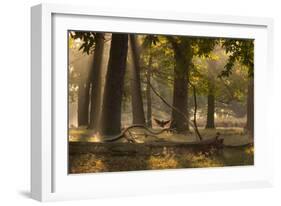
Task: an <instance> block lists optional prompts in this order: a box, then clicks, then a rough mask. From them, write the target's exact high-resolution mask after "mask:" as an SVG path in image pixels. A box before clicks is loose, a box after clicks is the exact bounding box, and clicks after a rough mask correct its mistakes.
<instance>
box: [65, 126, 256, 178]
mask: <svg viewBox="0 0 281 206" xmlns="http://www.w3.org/2000/svg"><path fill="white" fill-rule="evenodd" d="M200 131H201V134H202V136H203V138H204V139H208V138H213V137H214V136H215V135H216V133H217V132H220V133H221V137H222V138H224V144H225V145H232V146H233V145H243V144H245V143H247V142H249V140H248V137H247V135H245V134H244V133H243V130H242V129H240V128H231V129H216V130H205V129H204V130H203V129H202V130H200ZM131 132H132V134H133V135H134V137H135V139H136V141H137V142H138V143H126V142H125V140H121V141H119V142H117V143H114V144H115V145H117V146H118V147H116V146H112V145H114V144H112V143H98V137H97V136H91V131H88V130H83V129H82V130H81V129H80V130H78V129H75V130H71V132H70V138H69V144H70V147H69V173H71V174H74V173H95V172H118V171H136V170H152V169H153V170H154V169H175V168H204V167H225V166H244V165H253V164H254V148H253V146H246V147H234V148H233V147H225V148H223V149H216V148H212V147H211V148H199V149H198V148H197V149H196V148H194V147H189V146H188V147H185V146H183V145H184V144H185V143H188V142H193V141H196V137H195V135H194V134H193V133H190V134H188V135H179V134H172V133H169V132H165V133H163V134H161V135H157V137H154V136H144V133H145V131H144V130H142V129H134V130H133V131H131ZM159 140H160V141H163V142H171V143H176V144H173V145H171V146H167V145H166V146H156V147H155V146H153V147H151V146H149V145H150V144H151V143H152V144H153V142H156V141H158V142H159ZM109 144H111V145H109ZM175 145H176V146H175Z"/></svg>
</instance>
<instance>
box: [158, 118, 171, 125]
mask: <svg viewBox="0 0 281 206" xmlns="http://www.w3.org/2000/svg"><path fill="white" fill-rule="evenodd" d="M154 120H155V122H156V123H157V125H158V126H160V127H165V126H166V125H167V124H168V123H169V122H170V121H171V120H167V121H165V120H159V119H155V118H154Z"/></svg>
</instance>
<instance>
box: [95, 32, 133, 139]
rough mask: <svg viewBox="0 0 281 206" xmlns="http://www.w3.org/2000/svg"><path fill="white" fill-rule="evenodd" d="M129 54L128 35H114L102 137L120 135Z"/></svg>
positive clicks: (107, 79)
mask: <svg viewBox="0 0 281 206" xmlns="http://www.w3.org/2000/svg"><path fill="white" fill-rule="evenodd" d="M127 52H128V35H127V34H119V33H114V34H112V40H111V48H110V56H109V63H108V69H107V74H106V82H105V88H104V98H103V106H102V114H101V130H100V132H101V135H104V136H109V135H116V134H119V133H120V130H121V102H122V93H123V86H124V75H125V70H126V59H127Z"/></svg>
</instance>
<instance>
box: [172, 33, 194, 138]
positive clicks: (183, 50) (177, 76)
mask: <svg viewBox="0 0 281 206" xmlns="http://www.w3.org/2000/svg"><path fill="white" fill-rule="evenodd" d="M168 39H169V41H170V42H171V45H172V47H173V50H174V58H175V68H174V90H173V107H175V108H177V109H178V110H179V111H180V112H181V113H182V114H184V115H185V116H186V117H187V118H188V117H189V113H188V102H187V101H188V100H187V97H188V79H189V77H188V75H189V69H190V65H191V60H192V47H191V46H192V45H191V41H190V39H189V38H185V37H182V38H174V37H172V36H169V37H168ZM171 128H174V129H176V131H177V132H178V133H185V132H187V131H189V124H188V121H187V119H186V118H184V116H183V115H181V114H180V113H179V112H177V111H175V110H172V117H171Z"/></svg>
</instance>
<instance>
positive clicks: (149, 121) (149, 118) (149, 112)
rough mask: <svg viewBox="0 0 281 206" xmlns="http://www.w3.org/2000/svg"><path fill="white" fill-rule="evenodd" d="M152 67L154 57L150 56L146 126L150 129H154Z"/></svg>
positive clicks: (147, 77) (147, 75)
mask: <svg viewBox="0 0 281 206" xmlns="http://www.w3.org/2000/svg"><path fill="white" fill-rule="evenodd" d="M151 65H152V56H151V54H150V55H149V61H148V68H147V73H146V81H147V84H146V104H147V111H146V121H147V123H146V125H147V126H148V127H152V103H151V90H150V86H149V85H150V84H151V82H150V80H151Z"/></svg>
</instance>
